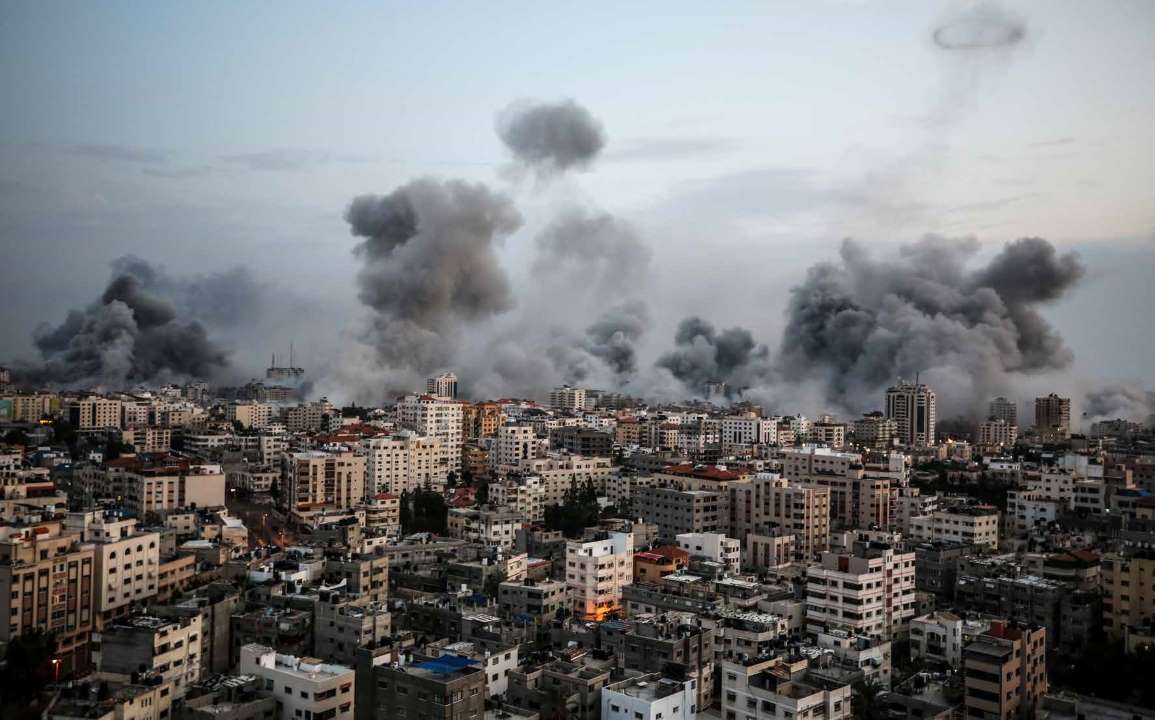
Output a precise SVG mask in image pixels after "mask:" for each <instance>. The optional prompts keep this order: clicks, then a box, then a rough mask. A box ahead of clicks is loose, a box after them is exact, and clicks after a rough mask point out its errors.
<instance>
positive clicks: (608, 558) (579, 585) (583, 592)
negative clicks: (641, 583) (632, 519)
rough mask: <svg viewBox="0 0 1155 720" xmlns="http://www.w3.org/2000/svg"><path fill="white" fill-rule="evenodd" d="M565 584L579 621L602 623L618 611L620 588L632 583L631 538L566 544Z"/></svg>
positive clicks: (610, 536)
mask: <svg viewBox="0 0 1155 720" xmlns="http://www.w3.org/2000/svg"><path fill="white" fill-rule="evenodd" d="M565 556H566V557H565V559H566V584H568V585H569V588H570V597H571V599H572V600H573V604H574V614H575V615H576V616H577V617H578V618H579V619H581V620H596V621H601V620H605V619H607V618H609V617H611V616H613V615H616V614H617V613H619V612H621V609H622V588H623V587H625V586H626V585H629V584H630V583H632V582H633V581H634V534H633V533H628V532H627V533H621V532H614V533H605V534H603V536H602V537H598V538H596V539H594V540H590V541H587V542H582V541H580V540H571V541H569V542H568V543H566V551H565Z"/></svg>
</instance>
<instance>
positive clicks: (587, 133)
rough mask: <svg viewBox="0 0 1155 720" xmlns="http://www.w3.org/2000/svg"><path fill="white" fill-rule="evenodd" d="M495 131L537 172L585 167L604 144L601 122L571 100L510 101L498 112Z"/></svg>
mask: <svg viewBox="0 0 1155 720" xmlns="http://www.w3.org/2000/svg"><path fill="white" fill-rule="evenodd" d="M497 134H498V136H499V137H500V138H501V141H502V142H503V143H505V146H506V147H507V148H509V151H510V152H511V153H512V154H513V157H514V159H516V160H517V162H518V163H520V164H522V165H524V166H525V167H526V168H529V169H531V170H533V171H535V172H536V173H537V174H538V175H539V176H549V175H552V174H555V173H564V172H566V171H567V170H570V169H578V170H580V169H583V168H586V167H588V166H589V164H590V163H591V162H593V160H594V158H595V157H597V155H598V153H600V152H601V150H602V148H603V147H604V146H605V144H606V137H605V131H604V130H603V129H602V125H601V123H600V122H598V121H597V119H595V118H594V116H593V115H591V114H590V111H589V110H586V109H585V108H584V107H582V106H581V105H578V104H577V103H575V102H574V101H573V100H563V101H561V102H557V103H516V104H514V105H511V106H510V107H508V108H506V110H504V111H503V112H502V113H500V114H499V115H498V118H497Z"/></svg>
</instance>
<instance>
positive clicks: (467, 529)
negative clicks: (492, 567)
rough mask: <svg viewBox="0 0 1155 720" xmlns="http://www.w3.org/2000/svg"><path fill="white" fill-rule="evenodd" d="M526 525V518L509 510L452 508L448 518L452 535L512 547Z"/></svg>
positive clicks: (477, 541)
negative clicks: (519, 531)
mask: <svg viewBox="0 0 1155 720" xmlns="http://www.w3.org/2000/svg"><path fill="white" fill-rule="evenodd" d="M523 527H525V518H524V517H522V516H521V515H520V514H518V513H515V512H510V511H508V510H490V509H478V508H451V509H450V510H449V518H448V532H449V536H450V537H455V538H461V539H462V540H466V541H468V542H476V543H482V544H484V545H498V546H500V547H503V548H512V547H513V544H514V542H515V541H516V540H517V531H518V530H520V529H522V528H523Z"/></svg>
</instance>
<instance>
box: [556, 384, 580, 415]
mask: <svg viewBox="0 0 1155 720" xmlns="http://www.w3.org/2000/svg"><path fill="white" fill-rule="evenodd" d="M549 407H550V409H551V410H563V411H564V410H568V411H571V412H579V411H581V410H584V409H585V408H586V391H585V388H579V387H570V386H569V385H561V386H559V387H555V388H554V389H553V390H551V391H550V393H549Z"/></svg>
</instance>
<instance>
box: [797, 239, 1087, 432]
mask: <svg viewBox="0 0 1155 720" xmlns="http://www.w3.org/2000/svg"><path fill="white" fill-rule="evenodd" d="M977 250H978V243H977V242H975V241H974V240H970V239H947V238H941V237H936V236H928V237H926V238H924V239H923V240H921V241H919V242H917V243H915V244H913V245H909V246H905V247H903V248H902V250H901V252H900V253H899V256H898V257H897V258H894V259H891V260H888V261H877V260H875V259H873V258H872V257H870V255H869V254H868V253H867V252H866V250H865V248H864V247H862V246H861V245H858V244H857V243H854V242H853V241H850V240H847V241H845V242H844V243H843V246H842V251H841V262H840V263H822V264H819V265H816V266H814V267H812V268H811V269H810V271H809V272H808V274H807V278H806V281H805V282H804V283H803V284H802V285H800V286H799V287H796V288H794V290H793V291H792V296H791V300H790V305H789V309H788V316H789V317H788V324H787V327H786V329H785V332H784V334H783V338H782V348H781V351H780V357H779V361H778V363H777V368H778V370H779V371H780V373H781V377H782V379H783V380H784V381H786V382H790V383H793V382H799V381H802V380H806V379H819V380H821V381H823V382H825V383H826V395H827V399H828V400H829V401H831V402H835V403H838V404H839V405H840V406H842V407H844V408H848V409H850V410H853V411H860V410H865V409H870V408H872V407H875V406H877V405H878V403H879V397H880V395H879V393H880V391H881V388H883V387H885V386H886V385H887V384H888V383H889V382H892V381H893V380H894V379H895V378H896V377H898V376H907V377H913V376H914V375H915V373H918V372H926V371H928V370H942V371H948V374H949V376H950V377H952V378H962V379H964V380H965V381H966V382H967V383H968V384H969V386H970V389H971V390H973V391H976V394H975V397H985V396H986V395H987V394H989V392H991V391H997V390H998V389H999V388H1000V387H1002V386H1005V384H1006V379H1007V378H1006V375H1007V373H1014V372H1022V373H1029V372H1036V371H1043V370H1052V369H1061V368H1064V367H1066V366H1067V365H1068V364H1069V363H1070V362H1071V359H1072V356H1071V352H1070V351H1069V350H1068V349H1067V347H1066V346H1065V345H1064V343H1063V341H1062V338H1060V337H1059V335H1058V334H1057V333H1056V332H1055V331H1054V329H1053V328H1052V327H1051V326H1050V325H1049V324H1048V323H1047V321H1046V320H1045V319H1044V318H1043V317H1042V315H1040V314H1039V311H1038V307H1039V306H1040V305H1042V304H1045V303H1047V302H1051V301H1054V300H1056V299H1058V298H1060V297H1062V296H1063V295H1064V294H1065V293H1066V292H1067V291H1068V290H1069V289H1070V288H1071V287H1072V286H1074V284H1075V283H1076V282H1077V281H1078V280H1079V278H1080V277H1081V276H1082V274H1083V266H1082V264H1081V263H1080V262H1079V260H1078V258H1077V257H1076V256H1075V255H1073V254H1067V255H1059V254H1058V253H1056V251H1055V248H1054V247H1053V246H1052V245H1051V244H1050V243H1048V242H1047V241H1045V240H1042V239H1039V238H1024V239H1021V240H1016V241H1014V242H1011V243H1008V244H1007V245H1006V246H1005V247H1004V248H1003V250H1002V251H1001V252H1000V253H999V254H998V255H997V256H996V257H995V258H993V259H992V260H991V262H990V263H989V264H987V265H986V266H985V267H983V268H979V269H978V270H973V271H972V270H969V269H968V268H967V263H968V261H969V260H970V259H971V257H972V256H973V255H974V254H975V253H976V252H977Z"/></svg>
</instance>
